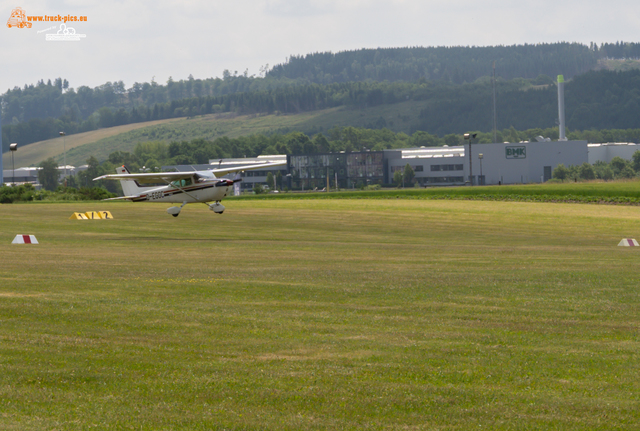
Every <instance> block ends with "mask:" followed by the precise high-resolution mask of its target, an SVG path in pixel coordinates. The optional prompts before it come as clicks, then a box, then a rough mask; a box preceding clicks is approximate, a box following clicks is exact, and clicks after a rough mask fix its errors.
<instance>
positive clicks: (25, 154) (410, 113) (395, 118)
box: [3, 101, 422, 168]
mask: <svg viewBox="0 0 640 431" xmlns="http://www.w3.org/2000/svg"><path fill="white" fill-rule="evenodd" d="M421 106H422V104H421V103H419V102H415V101H408V102H402V103H398V104H394V105H383V106H378V107H374V108H369V109H363V110H360V109H347V108H344V107H343V108H331V109H324V110H319V111H314V112H306V113H300V114H295V115H274V114H271V115H240V116H238V115H234V114H226V115H225V114H211V115H203V116H198V117H194V118H173V119H168V120H161V121H150V122H145V123H136V124H130V125H124V126H116V127H110V128H105V129H100V130H97V131H92V132H85V133H79V134H76V135H72V136H67V137H66V147H67V163H69V164H71V165H74V166H75V165H82V164H84V163H85V161H86V160H87V158H88V157H90V156H94V157H96V158H97V159H98V160H100V161H103V160H106V158H107V156H108V155H109V154H111V153H112V152H114V151H128V152H130V151H132V150H133V148H134V147H135V145H136V144H137V143H139V142H145V141H163V142H166V143H169V142H172V141H189V140H192V139H196V138H202V139H214V138H217V137H221V136H228V137H230V138H236V137H239V136H247V135H252V134H257V133H267V134H269V133H287V132H290V131H301V132H304V133H309V134H312V133H317V132H326V131H327V130H329V129H331V128H332V127H335V126H338V127H346V126H354V127H366V128H379V126H380V125H381V124H382V123H384V125H385V127H387V128H389V129H390V130H393V131H396V132H405V133H410V132H411V130H412V124H415V122H416V121H418V116H419V113H420V107H421ZM134 126H135V127H134ZM48 157H54V158H56V160H57V161H58V162H59V163H62V140H61V139H60V138H55V139H49V140H45V141H40V142H36V143H33V144H29V145H25V146H24V147H20V149H19V152H18V153H17V154H16V166H18V164H19V166H31V165H37V164H39V163H40V162H41V161H42V160H44V159H46V158H48ZM3 161H4V164H5V168H6V167H7V166H10V164H11V155H10V154H9V152H6V153H4V155H3Z"/></svg>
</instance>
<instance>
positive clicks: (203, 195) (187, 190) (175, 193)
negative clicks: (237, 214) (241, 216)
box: [131, 179, 231, 203]
mask: <svg viewBox="0 0 640 431" xmlns="http://www.w3.org/2000/svg"><path fill="white" fill-rule="evenodd" d="M230 189H231V184H228V182H227V181H226V180H224V179H222V180H220V179H215V180H212V181H209V180H207V181H203V182H199V183H196V184H192V185H188V186H181V187H176V186H174V185H173V184H171V185H167V186H157V187H144V188H143V190H141V191H140V194H139V195H137V196H136V197H134V198H132V199H131V200H132V201H133V202H145V201H148V202H170V203H185V202H186V203H195V202H219V201H221V200H222V199H223V198H225V197H226V196H228V194H229V191H230Z"/></svg>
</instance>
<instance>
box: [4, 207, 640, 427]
mask: <svg viewBox="0 0 640 431" xmlns="http://www.w3.org/2000/svg"><path fill="white" fill-rule="evenodd" d="M225 205H226V206H227V211H226V212H225V214H224V215H221V216H220V215H215V214H213V213H212V212H211V211H208V210H207V208H206V207H205V206H204V205H200V206H196V205H189V206H187V207H186V208H185V209H184V210H183V212H182V214H181V215H180V217H178V218H173V217H170V216H169V215H167V214H166V213H165V209H166V207H167V205H161V204H131V203H103V202H98V203H73V204H22V205H17V204H14V205H2V206H0V232H2V235H0V237H1V238H2V244H0V257H1V258H2V264H1V265H0V340H1V341H0V429H7V430H22V429H38V430H42V429H48V430H54V429H55V430H77V429H89V428H95V429H143V430H157V429H166V430H169V429H171V430H175V429H203V430H204V429H237V430H239V429H243V430H244V429H255V430H258V429H260V430H262V429H274V430H275V429H278V430H280V429H290V430H297V429H397V430H406V429H429V430H431V429H441V430H444V429H446V430H467V429H513V430H515V429H517V430H527V429H584V430H593V429H607V430H609V429H637V427H638V424H639V423H640V410H639V409H638V405H639V402H640V395H639V394H640V380H639V379H638V375H639V372H640V362H639V361H638V359H639V358H638V352H639V347H640V344H639V341H640V335H639V334H640V332H639V330H640V312H639V311H640V295H639V290H638V271H637V268H638V266H637V263H638V259H639V257H640V255H639V254H638V253H640V250H636V249H635V248H632V247H617V244H618V242H619V241H620V239H622V238H625V237H636V238H639V237H640V224H639V223H638V222H639V221H640V213H639V212H638V211H639V210H638V208H637V207H631V206H613V205H578V204H557V203H555V204H554V203H528V202H483V201H458V200H408V199H377V200H372V199H367V200H365V199H357V200H356V199H340V200H336V199H322V200H293V199H271V200H237V199H236V200H234V199H229V200H227V201H225ZM89 210H110V211H111V212H112V213H113V215H114V217H115V219H114V220H103V221H74V220H68V217H69V216H70V215H71V213H72V212H74V211H89ZM16 234H35V235H36V236H37V238H38V240H39V241H40V243H41V244H40V245H11V244H10V243H11V240H12V239H13V237H14V236H15V235H16ZM639 239H640V238H639Z"/></svg>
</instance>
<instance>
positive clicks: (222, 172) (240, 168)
mask: <svg viewBox="0 0 640 431" xmlns="http://www.w3.org/2000/svg"><path fill="white" fill-rule="evenodd" d="M286 164H287V162H286V161H282V162H271V163H260V164H257V165H246V166H236V167H235V168H223V169H212V170H211V172H213V173H214V174H215V175H216V176H218V175H226V174H231V173H233V172H242V171H253V170H255V169H265V168H273V167H276V166H286Z"/></svg>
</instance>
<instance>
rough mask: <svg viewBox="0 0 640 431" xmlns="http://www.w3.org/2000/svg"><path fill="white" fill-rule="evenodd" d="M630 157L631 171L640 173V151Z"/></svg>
mask: <svg viewBox="0 0 640 431" xmlns="http://www.w3.org/2000/svg"><path fill="white" fill-rule="evenodd" d="M631 157H632V160H633V170H635V171H636V172H640V150H638V151H636V152H635V153H633V156H631Z"/></svg>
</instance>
